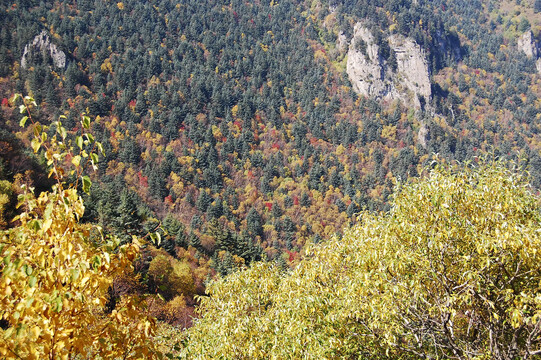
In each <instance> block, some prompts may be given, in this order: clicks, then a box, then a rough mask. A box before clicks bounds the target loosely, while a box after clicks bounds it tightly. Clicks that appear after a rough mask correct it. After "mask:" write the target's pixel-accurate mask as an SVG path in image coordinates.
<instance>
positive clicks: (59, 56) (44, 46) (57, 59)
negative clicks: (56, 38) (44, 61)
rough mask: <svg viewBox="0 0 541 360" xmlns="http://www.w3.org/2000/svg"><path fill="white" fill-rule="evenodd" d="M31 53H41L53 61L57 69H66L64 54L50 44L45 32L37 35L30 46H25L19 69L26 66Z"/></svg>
mask: <svg viewBox="0 0 541 360" xmlns="http://www.w3.org/2000/svg"><path fill="white" fill-rule="evenodd" d="M33 52H41V53H44V54H47V55H49V56H50V57H51V59H52V60H53V64H54V66H56V67H57V68H61V69H63V68H65V67H66V54H65V53H64V52H63V51H62V50H60V49H59V48H58V47H57V46H56V45H55V44H53V43H52V42H51V39H50V37H49V35H48V34H47V32H46V31H45V30H43V31H42V32H41V33H40V34H39V35H37V36H36V37H35V38H34V40H33V41H32V43H31V44H26V46H25V47H24V52H23V56H22V58H21V67H22V68H23V69H25V68H26V66H27V65H28V61H29V58H30V57H31V54H32V53H33Z"/></svg>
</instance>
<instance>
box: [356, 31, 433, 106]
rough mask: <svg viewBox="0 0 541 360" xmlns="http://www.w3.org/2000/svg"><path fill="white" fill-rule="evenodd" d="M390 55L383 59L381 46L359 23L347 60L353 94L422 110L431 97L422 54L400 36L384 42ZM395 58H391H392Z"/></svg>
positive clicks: (414, 45) (410, 41) (421, 51)
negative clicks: (396, 102) (400, 102)
mask: <svg viewBox="0 0 541 360" xmlns="http://www.w3.org/2000/svg"><path fill="white" fill-rule="evenodd" d="M381 41H383V42H386V43H387V44H388V46H389V48H390V53H391V54H392V55H391V57H390V58H387V59H385V58H383V57H382V55H381V51H380V45H382V46H386V44H385V43H383V44H382V42H380V45H378V44H377V41H376V39H375V37H374V35H373V34H372V33H371V32H370V30H369V29H368V28H366V27H364V26H363V25H362V24H361V23H358V24H357V25H356V26H355V29H354V36H353V39H352V40H351V43H350V45H349V50H348V54H347V55H348V58H347V70H346V71H347V74H348V76H349V79H350V81H351V83H352V85H353V88H354V90H355V91H356V92H357V93H358V94H361V95H364V96H369V97H374V98H379V99H389V100H395V99H398V100H400V101H402V102H403V103H405V104H406V105H408V106H414V107H415V108H417V109H422V108H423V107H424V105H425V104H426V103H428V102H429V100H430V97H431V85H430V76H429V70H428V64H427V61H426V56H425V53H424V51H423V50H422V49H421V48H420V46H419V45H417V44H416V43H415V42H414V41H413V40H411V39H409V38H406V37H404V36H401V35H391V36H390V37H388V38H383V39H382V40H381ZM393 57H394V58H393Z"/></svg>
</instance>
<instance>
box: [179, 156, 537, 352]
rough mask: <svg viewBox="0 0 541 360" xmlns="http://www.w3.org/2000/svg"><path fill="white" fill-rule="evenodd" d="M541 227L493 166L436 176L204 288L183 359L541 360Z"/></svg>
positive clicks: (519, 186)
mask: <svg viewBox="0 0 541 360" xmlns="http://www.w3.org/2000/svg"><path fill="white" fill-rule="evenodd" d="M540 249H541V216H540V206H539V198H538V197H536V196H534V195H532V193H531V190H530V187H529V185H528V179H527V176H526V175H524V174H523V173H521V172H520V171H518V170H516V169H511V170H510V169H509V166H507V165H505V164H502V163H500V162H497V161H486V162H481V163H480V164H479V165H474V164H466V165H465V166H462V167H460V168H458V167H446V166H443V165H441V164H440V165H437V166H436V168H435V169H434V170H432V171H431V172H430V174H429V175H428V176H427V177H426V178H424V179H418V180H413V182H411V183H409V184H406V185H404V186H402V187H400V188H398V189H397V191H396V195H395V197H394V200H393V205H392V209H391V210H390V212H388V213H386V214H379V215H373V214H369V213H363V214H362V215H361V217H360V223H359V224H358V225H356V226H354V227H353V228H351V229H348V230H346V231H345V234H344V236H343V237H342V238H332V239H330V240H328V241H326V242H324V243H322V244H320V245H317V246H313V247H311V248H309V249H308V250H307V254H306V256H305V258H304V259H303V260H302V261H301V262H300V263H299V265H298V266H297V267H296V268H295V269H294V270H293V271H291V272H290V273H287V274H283V275H282V274H280V272H279V270H278V269H276V267H274V266H272V265H271V264H268V263H267V264H265V263H259V264H255V265H253V266H252V267H251V268H249V269H247V270H245V271H239V272H236V273H234V274H232V275H230V276H228V277H227V278H224V279H222V280H218V281H216V282H213V283H211V284H210V285H209V286H208V288H207V289H208V293H209V296H208V297H203V298H201V308H200V313H201V319H199V320H197V321H196V322H195V326H194V327H193V328H191V329H189V331H188V334H187V339H186V344H187V347H186V348H185V349H184V351H185V356H186V357H187V358H190V359H191V358H193V359H198V358H199V359H210V358H219V359H357V358H361V359H363V358H364V359H374V358H389V359H418V358H426V359H436V358H452V359H517V358H529V357H533V356H535V355H537V356H539V355H541V285H540V284H541V266H540V264H541V251H540Z"/></svg>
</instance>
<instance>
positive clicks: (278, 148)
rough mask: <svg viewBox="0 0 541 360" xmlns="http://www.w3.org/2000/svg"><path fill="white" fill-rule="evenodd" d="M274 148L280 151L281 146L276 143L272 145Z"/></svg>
mask: <svg viewBox="0 0 541 360" xmlns="http://www.w3.org/2000/svg"><path fill="white" fill-rule="evenodd" d="M272 148H273V149H275V150H280V145H278V144H276V143H274V144H272Z"/></svg>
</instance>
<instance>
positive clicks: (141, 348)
mask: <svg viewBox="0 0 541 360" xmlns="http://www.w3.org/2000/svg"><path fill="white" fill-rule="evenodd" d="M32 102H33V100H32V99H30V98H25V103H24V104H23V105H22V106H21V112H25V111H27V112H28V117H26V116H25V118H23V121H21V125H25V124H24V122H25V121H26V120H27V119H30V120H32V119H31V113H30V111H29V110H28V108H27V104H30V103H32ZM81 124H82V128H83V129H89V128H90V119H89V118H88V117H83V119H82V123H81ZM33 126H34V135H35V136H34V140H33V143H32V145H33V147H34V150H35V151H36V152H37V151H39V150H42V149H43V154H44V156H45V158H46V159H47V161H48V163H49V165H50V166H51V168H52V170H51V174H54V175H55V177H56V179H57V183H56V184H55V185H54V186H53V188H52V190H51V191H49V192H42V193H41V194H39V195H37V196H36V195H35V194H34V192H33V189H31V188H26V187H25V186H23V187H22V194H20V195H19V199H18V207H19V208H20V209H21V212H20V214H19V215H18V216H17V217H16V219H15V220H17V222H18V225H17V226H15V227H12V228H10V229H8V230H6V231H3V232H1V233H0V260H1V263H0V271H1V272H0V322H1V324H0V325H1V326H0V357H2V358H3V359H44V358H49V359H74V358H80V357H81V356H82V357H83V358H96V357H100V358H140V359H142V358H145V359H146V358H154V357H157V356H158V353H157V351H156V349H155V347H154V346H153V344H152V342H150V341H149V339H150V338H151V337H152V335H153V331H154V329H155V321H154V320H153V319H152V318H150V317H148V316H146V315H145V314H144V313H142V311H141V309H143V308H144V306H143V305H144V304H142V303H140V302H139V301H138V300H137V299H134V298H130V297H123V298H122V299H120V300H119V302H118V303H117V305H116V307H114V309H112V310H109V311H107V310H106V306H105V305H106V303H107V302H108V297H107V291H108V289H109V287H110V286H111V284H112V281H113V279H114V277H115V276H117V275H118V274H121V273H122V272H124V271H127V269H129V268H130V267H131V266H132V261H133V260H134V258H135V257H136V256H137V254H138V252H139V246H138V244H137V241H136V239H134V241H133V242H132V243H131V244H128V245H124V246H118V244H117V243H115V241H114V239H112V240H106V239H103V238H102V241H101V243H99V244H96V243H90V242H89V240H88V238H89V233H90V230H91V226H90V225H84V224H80V223H79V219H80V218H81V216H82V215H83V212H84V205H83V201H82V199H81V197H80V196H79V194H78V193H77V190H76V185H68V186H65V183H64V182H63V181H62V179H63V176H64V174H66V173H68V172H67V171H65V170H64V167H63V166H64V164H65V162H66V160H67V159H70V158H71V164H72V165H73V170H72V171H71V173H72V174H76V175H77V176H78V177H79V178H81V179H82V187H83V188H84V189H85V191H88V189H89V187H90V180H89V179H88V178H87V177H86V176H84V175H82V161H81V159H89V161H88V162H87V163H89V164H91V165H92V166H95V164H96V163H97V155H95V154H94V153H93V152H92V151H87V150H86V146H89V145H90V146H91V145H95V143H94V141H93V138H92V137H91V135H90V134H88V133H87V134H84V135H81V136H79V137H76V140H75V143H76V144H77V147H78V148H79V153H78V154H77V155H73V152H72V148H71V147H70V146H68V145H66V143H67V140H66V139H67V135H66V131H65V129H63V128H62V126H61V124H60V122H56V123H55V124H54V126H56V134H55V135H54V136H53V137H52V138H51V139H47V135H46V134H47V133H46V130H48V129H47V127H45V126H41V125H39V124H38V123H34V122H33ZM79 145H80V146H79Z"/></svg>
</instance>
